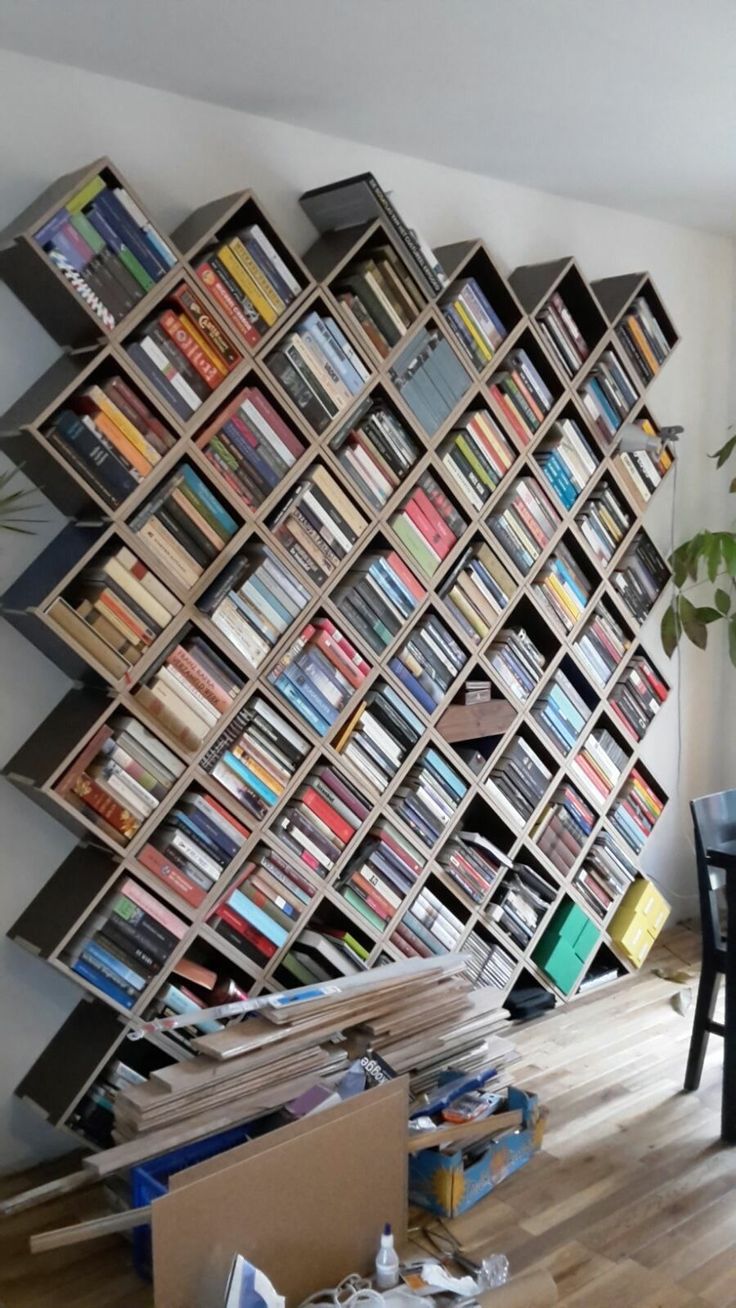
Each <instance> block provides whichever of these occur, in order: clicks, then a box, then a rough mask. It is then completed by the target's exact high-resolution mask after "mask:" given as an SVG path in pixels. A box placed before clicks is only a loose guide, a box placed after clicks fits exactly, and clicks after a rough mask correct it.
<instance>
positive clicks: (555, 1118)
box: [0, 928, 736, 1308]
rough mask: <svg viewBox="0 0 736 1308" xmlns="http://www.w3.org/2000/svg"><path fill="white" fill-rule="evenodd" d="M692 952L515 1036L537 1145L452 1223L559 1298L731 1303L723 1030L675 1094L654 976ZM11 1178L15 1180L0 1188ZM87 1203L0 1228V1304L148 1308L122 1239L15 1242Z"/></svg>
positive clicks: (665, 1005)
mask: <svg viewBox="0 0 736 1308" xmlns="http://www.w3.org/2000/svg"><path fill="white" fill-rule="evenodd" d="M696 960H697V941H696V938H695V937H694V936H693V935H692V933H690V932H688V931H686V930H684V929H682V928H677V929H675V930H674V931H672V932H670V933H668V936H667V939H666V945H665V946H662V947H661V948H660V949H659V950H658V951H657V954H656V957H654V958H653V959H652V960H651V961H650V963H649V965H648V967H647V969H646V971H645V972H644V973H642V974H641V975H640V976H638V977H637V978H636V979H635V980H634V981H627V982H624V983H622V984H621V985H617V986H615V987H613V988H610V989H608V990H606V991H602V992H600V993H599V994H597V995H591V996H589V997H588V998H587V999H585V1000H584V1001H582V1002H581V1003H578V1004H575V1005H572V1006H571V1007H569V1008H566V1009H563V1010H560V1011H559V1012H557V1013H554V1014H551V1015H550V1016H548V1017H546V1018H544V1019H543V1020H542V1021H540V1022H536V1023H533V1024H531V1025H530V1026H528V1027H525V1028H520V1029H519V1030H518V1031H517V1032H516V1033H515V1035H516V1040H517V1044H518V1046H519V1048H520V1050H521V1052H522V1057H523V1063H522V1067H521V1069H520V1070H519V1073H518V1075H517V1077H516V1080H517V1081H518V1083H519V1084H521V1085H524V1086H528V1087H529V1088H531V1089H534V1090H537V1091H538V1092H539V1094H540V1097H541V1098H542V1100H543V1102H545V1103H546V1104H547V1105H548V1107H549V1111H550V1119H549V1126H548V1131H547V1136H546V1140H545V1148H544V1150H543V1152H542V1153H541V1154H540V1156H539V1157H538V1158H536V1159H535V1160H534V1162H533V1163H532V1164H530V1165H529V1166H528V1167H527V1168H525V1169H524V1170H523V1171H522V1172H520V1173H519V1174H518V1175H517V1176H514V1177H512V1178H510V1179H509V1180H508V1181H507V1182H506V1183H504V1185H503V1186H502V1187H501V1188H500V1189H499V1191H498V1195H491V1196H489V1197H488V1199H486V1200H484V1201H483V1202H482V1203H481V1204H478V1205H477V1206H476V1208H474V1209H473V1210H472V1211H471V1212H470V1213H468V1214H466V1215H465V1216H464V1217H462V1218H459V1219H458V1220H457V1222H456V1223H454V1226H455V1230H456V1233H457V1235H458V1237H459V1238H460V1239H461V1240H462V1242H463V1245H464V1246H465V1247H466V1248H467V1249H468V1250H469V1251H471V1252H473V1253H477V1254H480V1253H483V1252H490V1251H492V1250H502V1251H505V1252H506V1253H507V1254H508V1255H509V1258H510V1260H511V1265H512V1270H517V1271H518V1270H521V1269H522V1268H524V1267H530V1266H534V1265H537V1264H543V1265H545V1266H547V1267H548V1268H549V1269H550V1271H551V1272H552V1274H553V1275H554V1276H555V1278H556V1280H557V1283H558V1288H559V1292H560V1302H561V1304H563V1305H566V1306H567V1308H736V1202H734V1201H735V1200H736V1150H734V1149H726V1148H723V1147H721V1146H720V1145H719V1143H718V1126H719V1115H720V1066H721V1042H720V1040H718V1039H717V1038H712V1039H711V1042H710V1043H711V1047H710V1050H709V1054H708V1059H707V1062H706V1070H705V1073H704V1076H703V1083H702V1087H701V1089H700V1091H699V1092H698V1094H697V1095H683V1094H682V1093H680V1090H681V1085H682V1077H683V1072H684V1067H685V1059H686V1054H687V1045H688V1040H689V1037H690V1026H691V1021H692V1011H693V1010H692V1006H691V1007H690V1009H689V1011H688V1012H687V1013H686V1015H685V1016H681V1015H680V1014H679V1013H677V1012H676V1010H675V1008H674V1007H673V1006H672V1002H671V1001H672V997H673V996H674V995H675V994H676V993H677V991H678V990H679V989H681V988H682V986H681V985H680V984H675V983H670V982H667V981H665V980H662V979H660V978H659V977H657V976H656V975H655V973H654V968H655V967H659V968H665V969H670V970H671V969H677V968H684V969H685V970H687V971H689V972H690V973H692V974H695V971H696V967H697V961H696ZM691 984H692V991H693V1004H694V996H695V981H693V982H692V983H691ZM47 1170H48V1169H47ZM57 1170H58V1169H57ZM37 1178H38V1174H36V1177H35V1178H34V1179H37ZM28 1183H29V1182H28V1180H27V1179H24V1181H23V1184H28ZM18 1188H21V1186H20V1184H19V1182H18V1180H17V1179H16V1181H14V1182H10V1181H8V1182H5V1183H3V1184H1V1185H0V1189H4V1190H5V1192H10V1191H11V1190H15V1189H18ZM100 1206H101V1205H100V1199H99V1197H98V1196H95V1195H94V1194H89V1195H84V1196H82V1197H79V1196H69V1197H68V1198H67V1199H66V1200H63V1201H59V1203H57V1204H55V1205H49V1207H48V1208H46V1209H44V1210H38V1211H36V1212H31V1213H27V1214H20V1215H19V1216H18V1217H17V1218H14V1219H12V1220H10V1221H8V1222H5V1223H4V1224H2V1225H0V1304H2V1305H4V1308H46V1306H47V1305H48V1306H49V1308H50V1306H51V1305H55V1306H56V1305H60V1304H63V1306H64V1308H117V1306H120V1308H123V1305H124V1306H125V1308H149V1306H150V1305H151V1303H152V1296H151V1293H150V1289H149V1287H146V1286H145V1285H143V1284H142V1283H141V1282H140V1281H139V1280H138V1279H137V1277H136V1276H135V1274H134V1273H133V1271H132V1270H131V1264H130V1251H129V1247H128V1246H127V1245H126V1244H125V1243H124V1242H123V1241H121V1240H118V1239H116V1238H114V1237H113V1238H111V1239H110V1240H109V1241H106V1242H105V1244H104V1245H103V1244H102V1243H98V1244H96V1245H90V1246H87V1248H86V1249H85V1247H84V1246H77V1247H75V1248H73V1249H70V1250H68V1251H62V1250H57V1251H54V1252H53V1253H49V1254H44V1255H40V1256H37V1257H35V1258H31V1256H30V1255H29V1254H28V1253H27V1239H28V1234H29V1232H30V1231H32V1230H37V1229H40V1228H41V1226H44V1227H52V1226H58V1225H63V1224H66V1223H69V1222H71V1221H76V1220H78V1219H79V1218H82V1217H88V1216H91V1215H93V1214H94V1213H96V1212H99V1211H100Z"/></svg>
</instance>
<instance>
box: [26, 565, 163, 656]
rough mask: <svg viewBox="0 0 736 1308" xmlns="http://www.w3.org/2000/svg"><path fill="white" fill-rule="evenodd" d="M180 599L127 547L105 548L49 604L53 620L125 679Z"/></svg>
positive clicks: (160, 631) (160, 630) (49, 613)
mask: <svg viewBox="0 0 736 1308" xmlns="http://www.w3.org/2000/svg"><path fill="white" fill-rule="evenodd" d="M181 607H182V606H181V601H180V600H178V599H177V598H176V596H175V595H172V593H171V591H170V590H169V589H168V587H166V586H164V584H163V582H161V581H159V579H158V577H156V576H155V574H154V573H152V572H151V570H150V568H148V567H146V565H145V564H144V563H142V562H141V560H140V559H139V558H138V557H137V555H135V554H134V553H133V551H132V550H130V549H128V547H127V545H122V546H120V548H119V549H117V550H115V552H114V553H110V554H108V553H107V552H106V551H105V552H102V553H100V554H99V555H97V556H95V558H94V559H93V560H92V562H91V563H89V564H88V565H87V566H86V567H85V568H83V569H82V571H81V572H80V573H78V574H77V576H76V577H75V578H74V579H73V580H72V582H71V583H70V584H69V585H68V586H67V588H66V590H65V591H64V592H63V594H62V595H60V596H59V597H58V598H57V599H55V600H54V601H53V602H52V603H51V604H50V605H49V607H48V610H47V613H48V617H49V619H50V620H51V622H53V623H55V624H56V626H58V627H60V628H61V629H62V631H64V632H65V633H66V635H67V636H71V638H72V639H73V640H74V641H75V642H76V644H78V645H80V646H81V648H82V649H83V650H84V651H85V653H86V654H88V655H89V656H91V657H92V658H93V659H94V660H95V661H96V662H97V663H98V664H100V666H101V667H103V668H104V669H105V671H106V672H108V673H109V674H110V676H111V677H113V678H115V679H116V680H117V679H119V678H120V677H124V676H125V675H126V674H127V673H128V672H129V670H130V669H131V668H132V667H134V666H135V664H136V663H137V662H138V660H139V659H140V658H141V656H142V655H143V654H144V653H145V652H146V650H147V649H149V648H150V646H151V645H152V644H153V643H154V641H156V640H157V639H158V637H159V636H160V635H161V633H162V632H163V631H165V629H166V628H167V627H168V625H169V623H170V622H171V620H172V618H175V617H176V616H177V614H178V613H180V612H181Z"/></svg>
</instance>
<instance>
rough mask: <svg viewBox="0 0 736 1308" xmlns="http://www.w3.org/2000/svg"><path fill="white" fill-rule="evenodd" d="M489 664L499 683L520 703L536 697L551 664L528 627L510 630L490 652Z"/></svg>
mask: <svg viewBox="0 0 736 1308" xmlns="http://www.w3.org/2000/svg"><path fill="white" fill-rule="evenodd" d="M488 662H489V663H490V665H491V667H492V668H493V670H494V672H495V673H496V675H497V677H498V678H499V680H500V681H501V682H502V684H503V685H504V686H505V688H506V689H507V690H510V691H511V693H512V694H513V695H515V696H516V698H517V699H519V700H521V701H522V702H525V701H526V700H527V699H529V698H530V696H531V695H533V694H534V691H535V690H536V688H537V686H538V685H539V683H540V681H541V680H542V677H543V676H544V669H545V667H546V665H547V660H546V659H545V657H544V655H543V654H542V652H541V650H539V649H538V648H537V646H536V645H535V644H534V641H533V640H532V638H531V636H530V635H529V633H528V631H527V630H526V628H525V627H516V626H513V627H506V628H504V631H503V633H502V634H501V635H500V636H499V637H498V639H497V640H494V642H493V644H492V645H491V647H490V649H489V650H488Z"/></svg>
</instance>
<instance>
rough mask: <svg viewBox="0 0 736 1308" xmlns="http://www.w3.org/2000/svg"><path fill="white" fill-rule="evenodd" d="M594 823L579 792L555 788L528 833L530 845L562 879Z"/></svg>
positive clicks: (594, 816) (592, 815)
mask: <svg viewBox="0 0 736 1308" xmlns="http://www.w3.org/2000/svg"><path fill="white" fill-rule="evenodd" d="M596 821H597V819H596V815H595V813H594V811H593V809H592V808H591V807H590V805H589V804H588V803H587V802H586V800H584V799H583V797H582V795H581V794H580V792H579V791H577V790H576V789H575V787H574V786H572V785H570V784H569V783H568V782H566V781H565V782H563V783H562V784H561V785H560V786H558V787H557V789H556V790H555V792H554V794H553V795H552V797H551V799H550V801H549V803H547V804H546V805H545V806H544V808H543V809H542V812H541V813H540V815H539V817H538V819H537V821H536V822H535V824H534V826H533V827H532V829H531V832H530V834H529V839H530V840H531V841H533V842H534V843H535V844H536V845H537V847H538V848H539V849H540V850H541V852H542V853H543V854H545V855H546V857H547V858H548V859H549V861H550V863H552V865H553V866H554V867H556V868H557V871H558V872H560V873H561V874H562V875H563V876H567V874H568V873H569V872H570V871H571V870H572V868H573V867H574V865H575V863H576V862H577V859H578V858H579V857H580V853H581V851H582V849H583V846H584V845H585V843H586V841H587V839H588V837H589V835H590V833H591V832H592V830H593V827H594V826H595V823H596Z"/></svg>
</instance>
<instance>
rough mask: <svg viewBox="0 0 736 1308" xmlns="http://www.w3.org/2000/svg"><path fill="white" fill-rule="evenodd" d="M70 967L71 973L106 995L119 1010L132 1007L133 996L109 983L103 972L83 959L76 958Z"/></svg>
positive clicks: (111, 982) (112, 982)
mask: <svg viewBox="0 0 736 1308" xmlns="http://www.w3.org/2000/svg"><path fill="white" fill-rule="evenodd" d="M71 966H72V971H73V972H77V973H78V974H79V976H81V977H84V979H85V981H89V982H90V984H91V985H93V986H96V987H97V989H98V990H101V991H102V993H103V994H105V995H107V997H108V999H112V1000H113V1001H114V1003H116V1004H120V1007H121V1008H132V1007H133V1004H134V1003H135V999H134V997H133V995H129V994H128V992H127V990H123V989H121V987H120V986H116V985H115V983H114V981H111V980H110V978H109V977H108V976H106V975H105V973H104V972H101V971H100V969H99V968H97V967H94V966H93V964H91V963H88V962H86V961H85V959H83V958H77V959H75V961H74V962H73V963H72V965H71Z"/></svg>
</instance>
